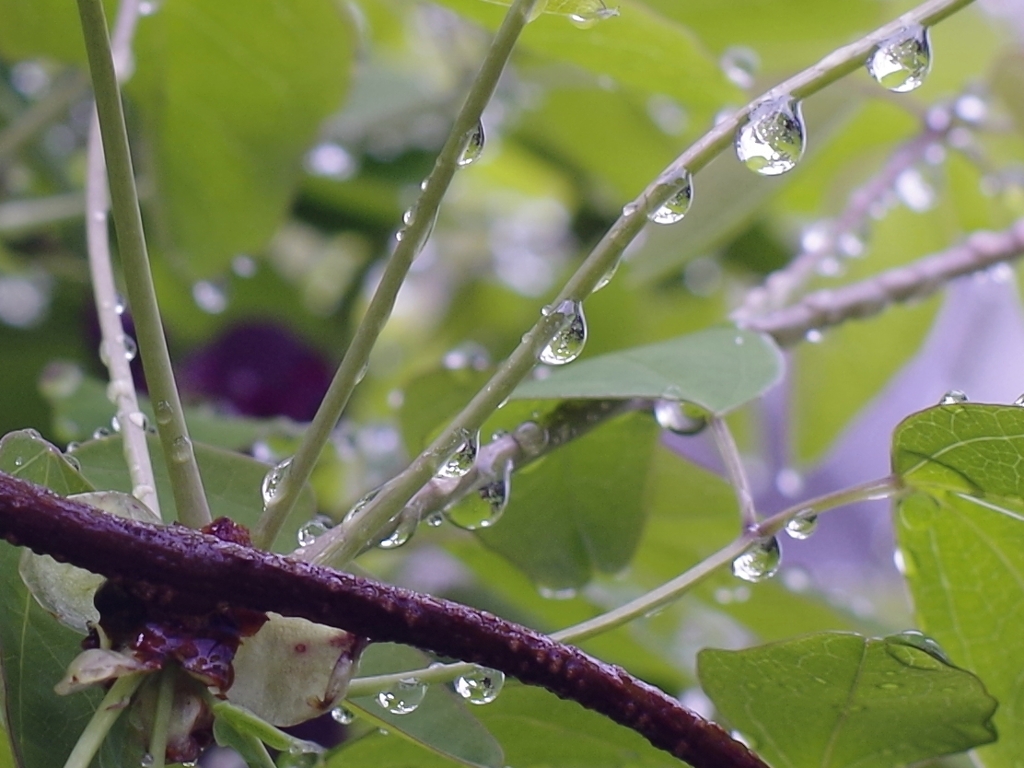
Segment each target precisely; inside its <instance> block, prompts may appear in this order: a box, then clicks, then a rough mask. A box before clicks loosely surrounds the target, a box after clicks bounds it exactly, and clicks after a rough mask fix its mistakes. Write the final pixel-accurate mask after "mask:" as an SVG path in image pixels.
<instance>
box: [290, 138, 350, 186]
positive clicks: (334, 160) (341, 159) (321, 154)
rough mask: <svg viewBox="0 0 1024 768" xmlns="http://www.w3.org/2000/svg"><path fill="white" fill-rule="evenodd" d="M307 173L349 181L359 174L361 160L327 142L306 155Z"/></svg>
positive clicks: (318, 145) (334, 143) (335, 144)
mask: <svg viewBox="0 0 1024 768" xmlns="http://www.w3.org/2000/svg"><path fill="white" fill-rule="evenodd" d="M304 164H305V167H306V171H307V172H308V173H309V174H310V175H312V176H322V177H324V178H328V179H334V180H335V181H347V180H348V179H351V178H352V177H353V176H355V175H356V174H357V173H359V160H358V159H357V158H355V157H353V156H352V153H351V152H349V151H348V150H347V149H345V148H344V147H343V146H341V145H340V144H338V143H336V142H333V141H325V142H323V143H322V144H317V145H316V146H315V147H313V148H312V149H311V150H309V152H307V153H306V158H305V161H304Z"/></svg>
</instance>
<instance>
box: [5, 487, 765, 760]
mask: <svg viewBox="0 0 1024 768" xmlns="http://www.w3.org/2000/svg"><path fill="white" fill-rule="evenodd" d="M0 536H2V537H3V538H5V539H7V540H8V541H9V542H11V543H12V544H15V545H19V546H26V547H29V548H31V549H33V550H34V551H36V552H39V553H43V554H48V555H51V556H53V557H55V558H57V559H58V560H62V561H67V562H70V563H72V564H74V565H77V566H79V567H82V568H86V569H88V570H90V571H93V572H95V573H100V574H103V575H105V576H107V577H109V578H112V579H116V580H118V581H120V582H122V583H123V584H124V585H126V586H128V587H129V588H131V589H132V590H133V591H134V592H135V593H136V594H139V595H141V596H144V597H146V598H147V599H149V600H154V601H157V602H159V603H160V604H164V605H167V606H168V607H173V608H174V609H175V610H181V611H196V612H205V611H208V610H210V609H211V608H213V607H215V606H217V605H220V604H225V603H226V604H230V605H232V606H235V607H239V608H249V609H252V610H257V611H276V612H278V613H281V614H284V615H287V616H301V617H303V618H306V619H309V620H310V621H315V622H318V623H321V624H327V625H330V626H334V627H338V628H339V629H345V630H348V631H351V632H355V633H357V634H360V635H365V636H367V637H369V638H371V639H372V640H377V641H392V642H398V643H405V644H408V645H414V646H417V647H419V648H423V649H425V650H429V651H433V652H435V653H439V654H443V655H446V656H452V657H456V658H460V659H464V660H466V661H470V662H474V663H478V664H483V665H486V666H488V667H493V668H495V669H500V670H501V671H503V672H505V673H506V674H509V675H512V676H514V677H516V678H518V679H519V680H521V681H522V682H524V683H528V684H530V685H538V686H542V687H544V688H547V689H548V690H550V691H551V692H553V693H555V694H556V695H558V696H561V697H562V698H566V699H572V700H574V701H577V702H579V703H580V704H582V705H583V706H585V707H588V708H589V709H593V710H595V711H597V712H600V713H602V714H604V715H606V716H608V717H609V718H611V719H612V720H615V721H616V722H618V723H621V724H623V725H625V726H628V727H629V728H632V729H634V730H635V731H637V732H638V733H640V734H642V735H643V736H644V737H646V738H647V739H648V740H649V741H650V742H651V743H652V744H653V745H654V746H656V747H658V748H660V749H663V750H665V751H667V752H670V753H671V754H673V755H675V756H676V757H678V758H680V759H682V760H685V761H686V762H688V763H690V764H691V765H693V766H694V768H767V766H766V765H765V764H764V763H763V762H762V761H761V760H760V759H759V758H758V757H757V756H756V755H754V754H753V753H752V752H751V751H750V750H748V749H747V748H746V747H745V746H744V745H742V744H741V743H739V742H737V741H735V740H733V739H732V738H730V737H729V735H728V734H727V733H726V732H725V731H723V730H722V729H721V728H719V727H718V726H717V725H715V724H714V723H710V722H708V721H706V720H704V719H703V718H701V717H700V716H698V715H697V714H695V713H693V712H691V711H690V710H688V709H686V708H685V707H683V706H681V705H680V704H679V702H677V701H676V700H675V699H673V698H671V697H669V696H667V695H666V694H664V693H662V692H661V691H660V690H658V689H657V688H654V687H652V686H650V685H647V684H646V683H643V682H641V681H639V680H637V679H636V678H634V677H632V676H631V675H630V674H629V673H627V672H626V671H625V670H623V669H621V668H619V667H616V666H612V665H610V664H605V663H604V662H601V661H599V660H597V659H595V658H593V657H591V656H589V655H587V654H585V653H583V652H582V651H580V650H579V649H577V648H574V647H572V646H568V645H563V644H561V643H557V642H555V641H554V640H552V639H551V638H549V637H547V636H545V635H542V634H540V633H537V632H534V631H533V630H530V629H527V628H526V627H522V626H520V625H517V624H513V623H511V622H509V621H505V620H504V619H501V618H499V617H497V616H494V615H492V614H489V613H485V612H483V611H479V610H476V609H473V608H469V607H467V606H464V605H460V604H458V603H453V602H449V601H447V600H442V599H440V598H436V597H432V596H430V595H423V594H419V593H416V592H412V591H409V590H405V589H400V588H398V587H394V586H390V585H387V584H380V583H377V582H373V581H369V580H366V579H361V578H358V577H355V576H351V575H349V574H345V573H340V572H337V571H333V570H330V569H327V568H322V567H318V566H315V565H311V564H309V563H303V562H298V561H295V560H292V559H289V558H286V557H282V556H279V555H274V554H270V553H267V552H263V551H261V550H256V549H251V548H248V547H244V546H240V545H238V544H232V543H230V542H225V541H221V540H220V539H217V538H214V537H212V536H208V535H205V534H203V533H200V532H199V531H195V530H192V529H188V528H183V527H179V526H172V527H160V526H152V525H146V524H143V523H138V522H134V521H130V520H126V519H123V518H120V517H115V516H113V515H108V514H104V513H102V512H99V511H97V510H95V509H93V508H92V507H89V506H87V505H84V504H81V503H78V502H75V501H71V500H68V499H65V498H62V497H60V496H57V495H55V494H53V493H52V492H50V491H48V490H46V489H45V488H41V487H39V486H36V485H33V484H32V483H28V482H25V481H24V480H20V479H18V478H15V477H12V476H10V475H6V474H3V473H0Z"/></svg>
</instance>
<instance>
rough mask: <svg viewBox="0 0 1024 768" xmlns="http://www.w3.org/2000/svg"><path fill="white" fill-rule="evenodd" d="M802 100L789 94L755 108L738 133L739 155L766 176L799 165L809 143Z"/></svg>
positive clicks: (747, 163) (743, 161)
mask: <svg viewBox="0 0 1024 768" xmlns="http://www.w3.org/2000/svg"><path fill="white" fill-rule="evenodd" d="M805 137H806V130H805V129H804V119H803V116H802V115H801V114H800V103H799V102H797V101H794V100H793V99H792V98H791V97H789V96H782V97H780V98H778V99H774V100H772V101H766V102H764V103H762V104H761V105H759V106H757V107H755V108H754V109H753V110H752V111H751V113H750V117H749V119H748V120H747V122H746V123H744V124H743V125H742V126H740V128H739V130H738V131H737V132H736V156H737V157H739V159H740V162H742V163H744V164H745V165H746V166H747V167H748V168H749V169H750V170H752V171H754V172H755V173H759V174H761V175H762V176H778V175H779V174H781V173H785V172H786V171H790V170H792V169H793V168H795V167H796V164H797V162H799V160H800V157H801V156H802V155H803V153H804V146H805V145H806V138H805Z"/></svg>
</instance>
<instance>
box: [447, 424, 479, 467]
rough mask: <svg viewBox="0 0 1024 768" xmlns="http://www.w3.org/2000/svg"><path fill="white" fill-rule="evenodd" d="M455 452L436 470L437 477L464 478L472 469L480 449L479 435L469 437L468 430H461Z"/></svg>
mask: <svg viewBox="0 0 1024 768" xmlns="http://www.w3.org/2000/svg"><path fill="white" fill-rule="evenodd" d="M457 439H458V440H459V443H458V445H457V446H456V448H455V450H454V451H452V453H451V454H450V455H449V456H448V458H447V459H445V461H444V463H443V464H442V465H441V468H440V469H438V470H437V476H438V477H454V478H458V477H464V476H465V475H466V474H467V473H468V472H469V470H471V469H472V468H473V462H474V461H476V454H477V451H478V450H479V449H480V433H479V432H477V433H476V434H475V435H471V434H470V433H469V431H468V430H465V429H463V430H461V431H460V432H459V436H458V438H457Z"/></svg>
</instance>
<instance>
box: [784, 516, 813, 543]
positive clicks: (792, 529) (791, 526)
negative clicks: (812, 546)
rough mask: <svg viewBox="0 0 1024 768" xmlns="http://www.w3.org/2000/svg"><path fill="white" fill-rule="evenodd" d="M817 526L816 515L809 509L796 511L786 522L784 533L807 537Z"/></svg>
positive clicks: (800, 538)
mask: <svg viewBox="0 0 1024 768" xmlns="http://www.w3.org/2000/svg"><path fill="white" fill-rule="evenodd" d="M817 527H818V516H817V515H816V514H814V513H813V512H811V511H809V510H804V511H803V512H798V513H797V514H796V515H795V516H794V517H793V518H792V519H791V520H790V521H789V522H788V523H786V533H788V534H789V535H790V536H791V537H792V538H794V539H799V540H801V541H802V540H804V539H809V538H810V537H811V534H812V533H814V531H815V530H816V529H817Z"/></svg>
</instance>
